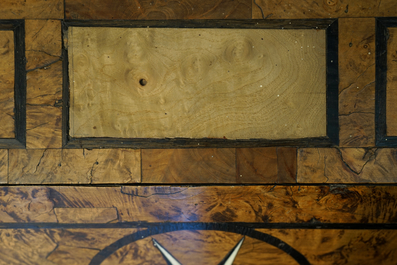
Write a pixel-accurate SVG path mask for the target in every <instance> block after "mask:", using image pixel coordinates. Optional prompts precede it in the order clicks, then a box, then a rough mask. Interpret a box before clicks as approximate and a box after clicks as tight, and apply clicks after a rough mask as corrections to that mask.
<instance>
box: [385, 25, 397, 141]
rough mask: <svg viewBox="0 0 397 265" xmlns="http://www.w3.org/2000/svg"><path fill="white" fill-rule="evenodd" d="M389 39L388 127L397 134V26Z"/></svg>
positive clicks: (393, 134) (392, 132)
mask: <svg viewBox="0 0 397 265" xmlns="http://www.w3.org/2000/svg"><path fill="white" fill-rule="evenodd" d="M388 30H389V39H388V41H387V86H386V128H387V135H390V136H397V104H396V102H397V28H389V29H388Z"/></svg>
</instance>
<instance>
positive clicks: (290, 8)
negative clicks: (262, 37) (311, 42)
mask: <svg viewBox="0 0 397 265" xmlns="http://www.w3.org/2000/svg"><path fill="white" fill-rule="evenodd" d="M396 15H397V3H396V2H395V1H394V0H376V1H373V0H325V1H321V0H313V1H287V0H281V1H279V0H270V1H269V0H255V1H254V0H253V8H252V18H254V19H261V18H270V19H298V18H299V19H305V18H339V17H389V16H391V17H392V16H396Z"/></svg>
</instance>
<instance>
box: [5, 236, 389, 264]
mask: <svg viewBox="0 0 397 265" xmlns="http://www.w3.org/2000/svg"><path fill="white" fill-rule="evenodd" d="M137 230H138V229H7V230H6V229H2V230H0V238H1V239H2V242H3V244H2V248H0V264H45V265H47V264H88V263H89V262H90V260H91V259H92V258H93V257H94V256H95V255H96V254H97V253H98V252H99V251H100V250H101V249H103V248H104V247H106V246H107V245H109V244H110V243H112V242H114V241H116V240H117V239H119V238H122V237H123V236H126V235H128V234H132V233H134V232H136V231H137ZM257 231H260V232H262V233H266V234H269V235H272V236H274V237H276V238H279V239H281V240H283V241H284V242H286V243H287V244H288V245H290V246H291V247H293V248H294V249H296V250H298V251H299V252H301V253H302V254H303V255H304V256H305V257H306V258H307V259H308V261H309V262H310V263H311V264H395V262H394V261H395V259H396V255H397V253H396V248H395V244H396V243H397V242H396V241H397V231H396V230H383V231H379V230H342V229H321V230H320V229H257ZM152 238H155V239H156V240H157V241H158V242H160V243H161V244H162V245H163V246H165V247H166V248H167V250H169V251H170V252H171V253H172V254H173V255H174V256H175V257H176V258H177V259H178V260H179V261H181V262H182V264H195V263H194V262H197V259H200V260H202V261H203V264H217V263H218V262H219V261H220V260H221V259H222V258H223V257H224V256H225V255H226V253H228V251H229V250H230V249H231V248H233V246H234V245H235V244H236V242H238V241H239V240H240V239H241V235H238V234H234V233H231V232H221V231H195V230H193V231H176V232H169V233H165V234H160V235H154V236H152V237H147V238H144V239H142V240H138V241H135V242H132V243H130V244H128V245H126V246H124V247H123V248H121V249H119V250H118V251H116V252H115V253H113V254H112V255H110V256H109V257H108V258H107V259H105V261H104V262H103V263H102V264H130V262H131V260H134V262H136V263H137V264H149V263H150V264H163V263H164V259H163V258H162V257H161V254H160V252H159V251H158V250H157V249H156V248H155V247H154V246H153V243H152ZM264 261H267V262H270V261H271V262H274V263H277V264H297V263H296V261H295V260H293V259H292V258H291V257H290V256H289V255H288V254H287V253H285V252H283V251H281V250H280V249H278V248H275V247H273V246H271V245H270V244H268V243H266V242H263V241H259V240H257V239H253V238H251V237H246V238H245V240H244V243H243V245H242V247H241V249H240V250H239V252H238V255H237V257H236V260H235V262H234V263H233V264H262V263H263V262H264Z"/></svg>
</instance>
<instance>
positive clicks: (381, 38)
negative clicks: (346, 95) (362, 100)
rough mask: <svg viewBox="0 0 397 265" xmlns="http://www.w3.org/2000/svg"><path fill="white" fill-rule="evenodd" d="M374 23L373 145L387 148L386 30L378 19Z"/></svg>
mask: <svg viewBox="0 0 397 265" xmlns="http://www.w3.org/2000/svg"><path fill="white" fill-rule="evenodd" d="M375 23H376V26H375V27H376V30H375V36H376V39H375V54H376V57H375V58H376V59H375V64H376V67H375V69H376V70H375V73H376V74H375V80H376V81H375V143H376V145H377V146H387V138H386V133H387V124H386V85H387V80H386V78H387V39H388V38H387V35H388V30H387V28H386V27H385V26H384V25H383V23H382V22H381V21H380V20H379V19H376V22H375Z"/></svg>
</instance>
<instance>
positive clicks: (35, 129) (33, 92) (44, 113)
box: [26, 61, 62, 149]
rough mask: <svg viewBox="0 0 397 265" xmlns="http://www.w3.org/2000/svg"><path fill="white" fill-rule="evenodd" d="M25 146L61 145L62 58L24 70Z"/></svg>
mask: <svg viewBox="0 0 397 265" xmlns="http://www.w3.org/2000/svg"><path fill="white" fill-rule="evenodd" d="M26 115H27V116H26V117H27V119H26V148H28V149H39V148H61V147H62V62H60V61H59V62H56V63H53V64H51V65H49V66H46V67H44V68H43V69H37V70H35V71H32V72H28V73H27V99H26Z"/></svg>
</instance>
